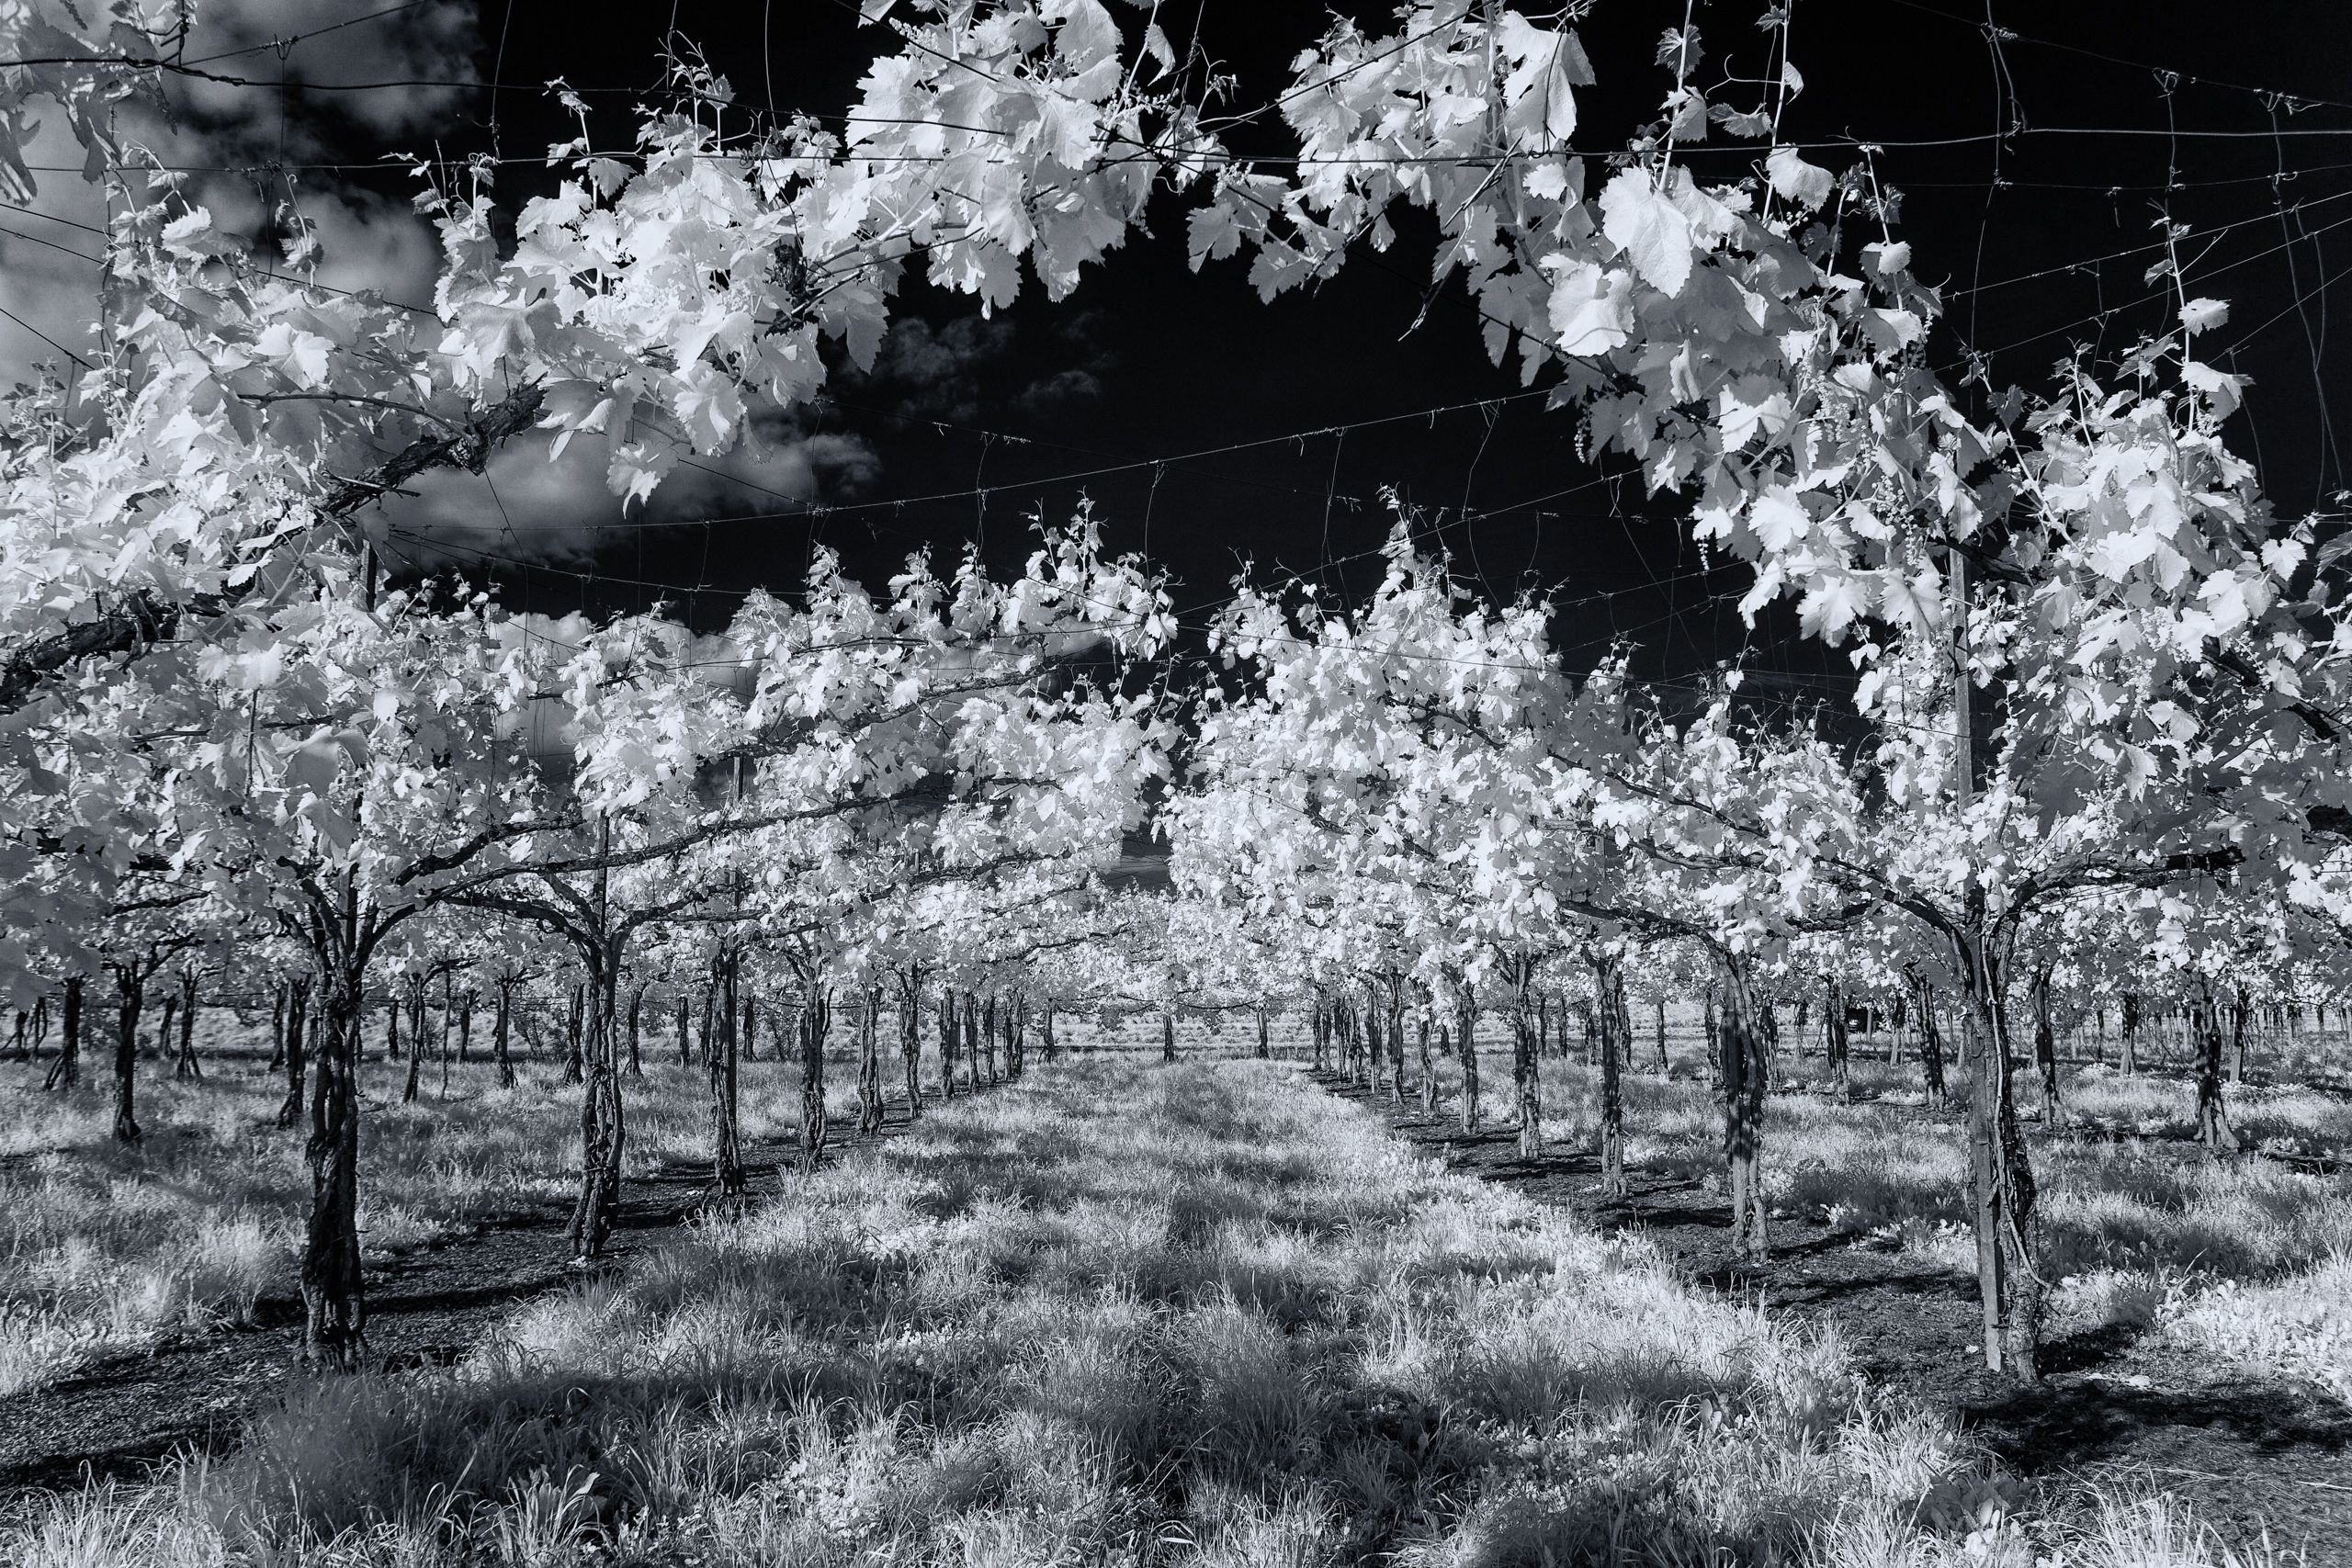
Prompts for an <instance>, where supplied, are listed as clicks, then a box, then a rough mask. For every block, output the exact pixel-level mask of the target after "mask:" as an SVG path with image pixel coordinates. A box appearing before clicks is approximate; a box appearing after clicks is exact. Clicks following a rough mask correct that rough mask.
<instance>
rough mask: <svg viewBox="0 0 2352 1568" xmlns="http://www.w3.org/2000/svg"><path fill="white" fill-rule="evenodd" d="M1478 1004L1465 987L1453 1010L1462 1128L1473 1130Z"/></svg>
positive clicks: (1475, 1126)
mask: <svg viewBox="0 0 2352 1568" xmlns="http://www.w3.org/2000/svg"><path fill="white" fill-rule="evenodd" d="M1477 1021H1478V1004H1477V1001H1476V998H1473V997H1472V996H1471V994H1470V992H1469V989H1468V987H1464V990H1463V993H1462V1000H1461V1003H1460V1005H1459V1007H1458V1008H1457V1009H1456V1010H1455V1012H1454V1030H1453V1050H1454V1055H1455V1058H1456V1059H1457V1060H1458V1061H1459V1062H1460V1064H1461V1066H1462V1131H1463V1132H1464V1133H1465V1134H1473V1133H1476V1132H1477V1130H1478V1118H1479V1113H1480V1107H1479V1104H1478V1042H1477V1035H1476V1025H1477Z"/></svg>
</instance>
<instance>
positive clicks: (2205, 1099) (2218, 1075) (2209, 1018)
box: [2195, 981, 2238, 1155]
mask: <svg viewBox="0 0 2352 1568" xmlns="http://www.w3.org/2000/svg"><path fill="white" fill-rule="evenodd" d="M2199 989H2200V995H2199V999H2198V1005H2197V1009H2196V1012H2195V1019H2196V1027H2197V1046H2198V1050H2197V1137H2198V1141H2199V1142H2200V1143H2202V1144H2203V1145H2205V1147H2206V1148H2207V1149H2208V1150H2210V1151H2211V1152H2212V1153H2214V1154H2217V1155H2220V1154H2235V1153H2236V1152H2237V1147H2238V1141H2237V1136H2236V1134H2233V1132H2231V1130H2230V1112H2229V1107H2228V1105H2227V1103H2226V1102H2225V1101H2224V1100H2222V1009H2221V1004H2220V1003H2219V1002H2217V1001H2216V1000H2215V999H2214V997H2213V987H2212V985H2211V982H2209V981H2200V982H2199Z"/></svg>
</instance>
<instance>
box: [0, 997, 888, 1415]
mask: <svg viewBox="0 0 2352 1568" xmlns="http://www.w3.org/2000/svg"><path fill="white" fill-rule="evenodd" d="M258 1036H259V1031H258V1030H256V1029H254V1028H251V1027H249V1026H246V1025H244V1024H242V1023H240V1022H239V1021H237V1020H236V1019H235V1017H234V1016H233V1015H232V1014H231V1013H230V1012H228V1011H227V1010H209V1011H208V1012H207V1013H205V1014H203V1015H200V1018H199V1036H198V1046H199V1050H200V1051H201V1053H202V1055H203V1056H204V1058H205V1060H206V1061H207V1063H208V1064H209V1066H208V1067H207V1070H206V1076H205V1077H204V1078H203V1079H202V1080H201V1081H199V1082H179V1081H175V1080H174V1079H173V1078H172V1077H171V1076H170V1075H171V1068H170V1066H169V1064H167V1063H159V1062H153V1061H148V1060H144V1059H142V1060H141V1062H140V1064H139V1072H140V1075H141V1082H140V1084H139V1100H138V1108H139V1109H138V1114H139V1120H140V1122H141V1126H142V1128H143V1129H144V1132H145V1137H144V1138H143V1139H142V1140H141V1142H140V1143H139V1144H137V1145H119V1144H117V1143H115V1142H114V1141H113V1138H112V1127H113V1103H114V1102H113V1093H114V1083H113V1074H112V1065H111V1064H112V1056H111V1053H110V1051H109V1052H107V1053H105V1054H98V1053H96V1052H92V1051H90V1050H89V1048H88V1047H87V1046H86V1045H85V1062H84V1070H85V1084H84V1086H83V1087H82V1088H80V1089H76V1090H74V1091H72V1092H69V1093H62V1094H51V1093H43V1092H42V1091H41V1089H40V1081H41V1076H42V1074H43V1073H44V1071H45V1070H46V1064H45V1063H40V1062H36V1063H33V1064H31V1065H20V1064H17V1063H8V1064H6V1065H5V1066H0V1106H5V1107H6V1115H5V1117H0V1396H6V1395H7V1394H11V1393H20V1392H22V1391H24V1390H27V1389H31V1388H38V1387H41V1386H44V1385H47V1384H51V1383H53V1382H56V1381H57V1380H58V1379H60V1378H62V1377H65V1376H67V1375H69V1374H71V1373H72V1372H74V1371H76V1370H77V1369H79V1368H82V1367H85V1366H87V1365H89V1364H91V1363H92V1362H94V1361H96V1360H100V1359H104V1358H107V1357H108V1356H113V1355H119V1354H121V1353H122V1352H124V1351H129V1350H138V1349H141V1348H150V1347H152V1346H153V1345H154V1344H155V1343H157V1342H158V1341H159V1339H161V1338H162V1337H165V1336H186V1335H188V1334H198V1333H204V1332H207V1331H209V1330H213V1329H217V1328H221V1327H229V1326H236V1325H243V1324H247V1323H250V1322H251V1321H252V1319H253V1316H254V1305H255V1303H256V1302H257V1301H258V1300H259V1299H260V1298H261V1297H262V1295H263V1293H264V1292H270V1291H275V1292H279V1293H287V1292H290V1291H291V1290H292V1287H293V1279H294V1270H295V1265H296V1261H297V1256H298V1249H299V1246H300V1235H301V1225H302V1221H303V1216H304V1215H305V1214H307V1213H308V1212H309V1205H310V1194H311V1178H310V1172H309V1168H308V1167H307V1165H306V1164H305V1163H304V1161H303V1157H302V1140H303V1138H304V1136H305V1135H306V1134H307V1131H308V1127H307V1122H305V1123H304V1125H303V1126H301V1127H300V1128H298V1129H296V1130H293V1131H284V1130H281V1129H279V1128H278V1126H277V1121H276V1118H277V1108H278V1103H279V1101H280V1100H281V1099H282V1098H283V1097H284V1093H285V1084H284V1079H283V1077H281V1076H279V1075H277V1074H273V1073H270V1072H269V1071H267V1070H266V1068H267V1061H266V1050H265V1049H264V1048H263V1047H262V1046H261V1044H260V1043H259V1039H258ZM645 1067H646V1071H645V1077H643V1078H642V1079H641V1080H631V1081H630V1082H628V1084H627V1085H625V1093H626V1095H627V1097H628V1102H629V1117H630V1125H629V1142H628V1149H627V1154H628V1160H627V1164H628V1171H629V1174H630V1175H631V1176H632V1177H642V1176H644V1175H646V1174H648V1173H650V1172H651V1171H653V1170H655V1169H657V1168H662V1167H664V1166H670V1165H683V1164H689V1163H694V1162H697V1161H701V1160H704V1159H706V1158H707V1151H708V1149H709V1146H710V1135H709V1132H708V1118H709V1112H708V1108H707V1089H706V1088H705V1085H704V1079H703V1076H702V1071H701V1068H700V1066H695V1068H694V1069H692V1070H684V1069H681V1068H680V1067H679V1066H677V1061H676V1057H675V1056H674V1055H673V1054H671V1052H670V1051H669V1050H668V1049H667V1048H666V1045H665V1048H664V1049H662V1050H660V1051H656V1052H651V1053H649V1055H648V1059H647V1061H646V1064H645ZM516 1068H517V1079H518V1081H517V1083H516V1085H515V1088H514V1089H500V1088H499V1087H497V1071H496V1068H495V1067H494V1066H492V1064H491V1063H490V1062H489V1061H487V1060H485V1059H482V1058H481V1056H480V1055H476V1057H475V1059H474V1060H472V1061H470V1062H469V1063H466V1064H464V1065H455V1064H453V1065H452V1066H451V1069H450V1073H449V1077H448V1079H447V1087H446V1089H445V1087H444V1081H443V1077H442V1074H441V1070H440V1066H439V1064H438V1063H437V1062H428V1063H427V1065H426V1066H425V1070H424V1077H423V1083H422V1098H421V1099H420V1100H418V1101H417V1102H416V1103H415V1104H413V1105H407V1104H403V1103H401V1089H402V1088H403V1086H404V1082H405V1077H406V1071H407V1067H406V1064H405V1062H404V1061H402V1062H392V1061H386V1060H384V1059H383V1058H382V1056H381V1054H380V1051H379V1049H378V1048H377V1046H376V1043H375V1035H374V1033H373V1032H372V1031H371V1032H370V1036H369V1050H368V1060H367V1061H366V1062H365V1064H364V1065H363V1067H362V1093H363V1096H364V1099H365V1109H364V1112H363V1121H362V1123H361V1126H362V1150H361V1153H362V1162H363V1171H364V1179H363V1181H362V1190H363V1198H362V1201H361V1205H360V1216H359V1224H360V1231H361V1236H362V1240H363V1242H364V1244H365V1246H366V1247H367V1248H368V1252H369V1254H370V1255H371V1257H372V1258H376V1259H381V1258H385V1257H388V1256H392V1255H397V1254H401V1253H404V1252H408V1251H411V1250H413V1249H415V1248H418V1247H429V1246H435V1245H439V1244H442V1243H446V1242H447V1241H448V1240H449V1239H451V1238H452V1237H456V1236H458V1235H465V1234H468V1233H469V1232H470V1231H472V1230H473V1229H474V1228H475V1227H476V1226H477V1225H479V1224H482V1223H485V1222H491V1221H496V1220H499V1219H502V1218H503V1217H506V1216H509V1215H512V1214H514V1213H517V1212H520V1211H522V1210H524V1209H526V1208H528V1207H532V1206H534V1205H537V1204H540V1203H543V1202H545V1201H548V1200H550V1199H561V1198H564V1197H566V1196H568V1195H569V1194H570V1193H571V1191H572V1190H573V1188H574V1186H575V1184H576V1182H577V1180H578V1171H579V1162H580V1138H579V1129H578V1120H579V1090H578V1089H575V1088H571V1087H569V1086H567V1085H565V1084H564V1082H563V1075H562V1072H561V1069H560V1067H559V1066H557V1065H556V1064H554V1063H553V1062H549V1061H546V1060H531V1059H528V1058H524V1059H519V1060H518V1061H517V1063H516ZM798 1072H799V1069H798V1066H797V1064H794V1065H791V1066H786V1065H785V1064H782V1063H778V1062H776V1061H775V1060H773V1059H770V1058H768V1057H767V1056H766V1055H765V1054H764V1053H763V1059H762V1060H760V1061H758V1062H752V1063H747V1064H745V1066H744V1068H743V1078H742V1089H741V1112H740V1113H741V1122H742V1128H743V1135H744V1137H745V1139H746V1140H747V1141H750V1142H753V1143H757V1142H761V1141H763V1140H766V1139H770V1138H775V1137H789V1136H790V1135H791V1134H792V1129H793V1127H794V1126H795V1125H796V1124H797V1120H798V1116H799V1077H798ZM853 1072H854V1069H850V1068H847V1067H846V1064H845V1063H842V1062H836V1063H835V1065H834V1068H833V1073H832V1079H833V1081H832V1082H831V1085H829V1088H830V1089H831V1100H832V1105H833V1111H834V1113H835V1114H836V1116H844V1115H853V1114H854V1111H853V1096H854V1078H853V1077H852V1073H853Z"/></svg>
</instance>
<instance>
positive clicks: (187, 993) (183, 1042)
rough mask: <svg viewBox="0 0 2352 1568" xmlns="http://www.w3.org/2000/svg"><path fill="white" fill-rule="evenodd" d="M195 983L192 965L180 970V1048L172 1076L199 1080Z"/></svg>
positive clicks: (201, 1071) (199, 1064) (202, 1068)
mask: <svg viewBox="0 0 2352 1568" xmlns="http://www.w3.org/2000/svg"><path fill="white" fill-rule="evenodd" d="M196 984H197V976H196V969H195V967H194V966H193V965H191V966H189V967H188V968H187V969H183V970H182V971H180V1042H179V1043H180V1050H179V1056H178V1058H177V1059H176V1060H175V1062H174V1063H173V1066H172V1076H173V1077H178V1078H188V1079H192V1080H198V1081H200V1080H201V1079H202V1078H203V1077H204V1066H203V1064H201V1063H199V1062H198V1060H197V1059H196Z"/></svg>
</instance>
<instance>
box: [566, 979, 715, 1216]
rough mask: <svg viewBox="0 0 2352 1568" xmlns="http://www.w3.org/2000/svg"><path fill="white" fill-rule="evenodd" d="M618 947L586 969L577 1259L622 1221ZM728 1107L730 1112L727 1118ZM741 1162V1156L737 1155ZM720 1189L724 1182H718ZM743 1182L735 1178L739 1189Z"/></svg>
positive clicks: (574, 1209) (624, 1122) (624, 1138)
mask: <svg viewBox="0 0 2352 1568" xmlns="http://www.w3.org/2000/svg"><path fill="white" fill-rule="evenodd" d="M619 957H620V953H619V944H618V943H617V942H609V941H608V942H606V943H605V951H604V952H603V953H599V954H598V955H597V959H596V962H595V963H594V964H593V966H592V967H591V968H590V970H589V975H588V981H587V985H586V987H585V989H586V995H585V996H584V998H582V1001H583V1003H584V1009H585V1012H586V1017H585V1019H584V1020H583V1024H584V1030H583V1037H582V1040H581V1042H580V1045H581V1052H580V1066H581V1089H580V1193H579V1196H578V1198H577V1199H576V1200H575V1201H573V1203H572V1206H571V1224H570V1226H569V1227H568V1228H567V1231H566V1235H568V1236H569V1237H570V1239H571V1255H572V1257H574V1258H582V1259H586V1258H598V1257H601V1256H603V1254H604V1250H605V1242H606V1241H608V1240H610V1239H611V1237H612V1234H613V1227H614V1225H615V1224H617V1223H618V1221H619V1219H620V1211H621V1159H622V1155H623V1153H624V1151H625V1149H626V1146H627V1144H628V1113H627V1111H626V1108H625V1107H624V1106H623V1104H622V1100H621V1077H620V1063H619V1060H618V1058H619V1050H618V1047H619V1041H618V1039H617V1038H616V1035H617V1031H616V1028H615V1025H616V1022H617V1021H618V1013H619V1004H620V998H619V995H618V991H619V974H618V970H619ZM732 1110H733V1108H732V1106H731V1105H730V1106H729V1115H730V1117H731V1114H732ZM739 1157H740V1156H739ZM720 1186H721V1190H725V1181H724V1179H723V1178H722V1179H721V1183H720ZM740 1186H741V1178H740V1175H739V1178H738V1187H739V1188H740Z"/></svg>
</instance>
